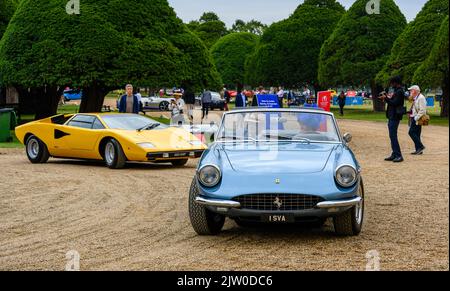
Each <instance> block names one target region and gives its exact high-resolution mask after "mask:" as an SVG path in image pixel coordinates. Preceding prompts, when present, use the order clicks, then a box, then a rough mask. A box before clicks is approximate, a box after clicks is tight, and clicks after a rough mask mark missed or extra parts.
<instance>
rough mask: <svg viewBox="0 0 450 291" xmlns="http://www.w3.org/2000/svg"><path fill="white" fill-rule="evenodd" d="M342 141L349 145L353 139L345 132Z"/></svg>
mask: <svg viewBox="0 0 450 291" xmlns="http://www.w3.org/2000/svg"><path fill="white" fill-rule="evenodd" d="M343 139H344V141H345V142H346V143H350V142H351V141H352V139H353V136H352V135H351V134H350V133H348V132H347V133H346V134H344V136H343Z"/></svg>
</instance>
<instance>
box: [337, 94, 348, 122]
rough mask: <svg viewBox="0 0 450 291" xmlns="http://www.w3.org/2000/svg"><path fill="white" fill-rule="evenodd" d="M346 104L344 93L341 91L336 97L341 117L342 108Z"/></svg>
mask: <svg viewBox="0 0 450 291" xmlns="http://www.w3.org/2000/svg"><path fill="white" fill-rule="evenodd" d="M346 102H347V96H346V95H345V92H344V91H342V92H341V94H339V97H338V104H339V113H340V114H341V116H344V107H345V103H346Z"/></svg>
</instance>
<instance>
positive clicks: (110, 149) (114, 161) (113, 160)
mask: <svg viewBox="0 0 450 291" xmlns="http://www.w3.org/2000/svg"><path fill="white" fill-rule="evenodd" d="M103 157H104V159H105V162H106V166H108V168H110V169H122V168H124V167H125V163H126V158H125V154H124V153H123V150H122V147H121V146H120V143H119V142H118V141H117V140H115V139H110V140H109V141H108V142H107V143H106V145H105V152H104V155H103Z"/></svg>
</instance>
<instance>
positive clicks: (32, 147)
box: [25, 135, 50, 164]
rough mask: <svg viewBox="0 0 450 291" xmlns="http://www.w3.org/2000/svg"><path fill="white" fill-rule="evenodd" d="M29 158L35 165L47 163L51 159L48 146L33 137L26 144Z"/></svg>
mask: <svg viewBox="0 0 450 291" xmlns="http://www.w3.org/2000/svg"><path fill="white" fill-rule="evenodd" d="M25 146H26V152H27V157H28V159H29V160H30V162H32V163H33V164H43V163H46V162H47V161H48V159H49V157H50V154H49V152H48V149H47V146H46V145H45V143H43V142H42V141H41V140H40V139H39V138H37V137H36V136H34V135H31V136H30V137H28V138H27V141H26V142H25Z"/></svg>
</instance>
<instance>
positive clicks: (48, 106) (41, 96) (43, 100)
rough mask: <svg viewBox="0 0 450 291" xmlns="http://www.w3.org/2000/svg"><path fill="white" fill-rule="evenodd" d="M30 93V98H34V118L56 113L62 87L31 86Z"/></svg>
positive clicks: (37, 118)
mask: <svg viewBox="0 0 450 291" xmlns="http://www.w3.org/2000/svg"><path fill="white" fill-rule="evenodd" d="M30 94H31V98H33V99H34V100H36V115H35V119H36V120H39V119H42V118H47V117H50V116H53V115H56V114H57V111H58V103H59V100H60V99H61V95H62V89H58V88H57V87H46V88H44V87H40V88H32V89H31V91H30Z"/></svg>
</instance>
